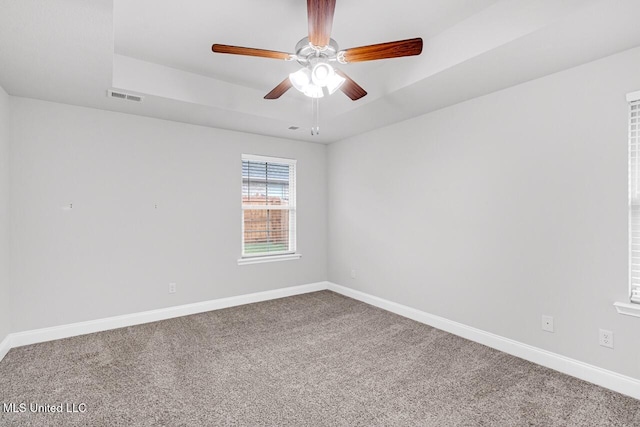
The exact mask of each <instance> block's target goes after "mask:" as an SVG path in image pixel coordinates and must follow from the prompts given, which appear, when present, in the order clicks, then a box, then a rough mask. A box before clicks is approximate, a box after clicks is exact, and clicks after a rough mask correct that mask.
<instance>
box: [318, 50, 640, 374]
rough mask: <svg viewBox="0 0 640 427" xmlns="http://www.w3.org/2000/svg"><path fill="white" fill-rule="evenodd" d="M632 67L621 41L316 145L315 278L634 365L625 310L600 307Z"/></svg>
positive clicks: (613, 271)
mask: <svg viewBox="0 0 640 427" xmlns="http://www.w3.org/2000/svg"><path fill="white" fill-rule="evenodd" d="M638 70H640V49H634V50H630V51H627V52H623V53H621V54H618V55H615V56H612V57H609V58H605V59H603V60H600V61H597V62H593V63H589V64H586V65H584V66H581V67H578V68H574V69H571V70H568V71H565V72H562V73H558V74H554V75H550V76H547V77H545V78H542V79H539V80H535V81H531V82H528V83H526V84H522V85H519V86H516V87H513V88H510V89H507V90H504V91H500V92H497V93H494V94H491V95H488V96H484V97H482V98H478V99H474V100H471V101H468V102H465V103H462V104H458V105H456V106H453V107H450V108H447V109H444V110H440V111H437V112H434V113H431V114H428V115H424V116H421V117H418V118H415V119H412V120H409V121H406V122H403V123H399V124H395V125H393V126H389V127H386V128H383V129H379V130H376V131H372V132H370V133H367V134H363V135H359V136H356V137H353V138H350V139H347V140H344V141H341V142H338V143H335V144H332V145H331V146H330V147H329V156H328V161H329V170H328V178H329V202H330V203H329V213H328V215H329V279H330V280H331V281H333V282H336V283H338V284H341V285H345V286H349V287H352V288H355V289H358V290H361V291H364V292H367V293H370V294H373V295H376V296H379V297H382V298H385V299H388V300H391V301H395V302H398V303H401V304H405V305H408V306H411V307H414V308H417V309H420V310H423V311H426V312H429V313H432V314H435V315H438V316H442V317H445V318H447V319H451V320H454V321H457V322H461V323H463V324H467V325H470V326H473V327H476V328H479V329H482V330H485V331H489V332H492V333H495V334H498V335H501V336H504V337H508V338H511V339H514V340H517V341H520V342H523V343H527V344H530V345H533V346H536V347H539V348H543V349H547V350H550V351H553V352H556V353H559V354H562V355H566V356H569V357H572V358H575V359H578V360H581V361H584V362H587V363H590V364H594V365H596V366H600V367H604V368H607V369H611V370H613V371H617V372H620V373H623V374H626V375H630V376H633V377H635V378H640V363H639V362H638V361H639V360H640V341H639V340H638V328H639V327H640V319H638V318H631V317H628V316H621V315H619V314H617V313H616V311H615V309H614V307H613V306H612V304H613V302H614V301H624V302H627V301H628V282H627V258H628V254H627V249H628V248H627V128H628V126H627V120H628V112H627V108H628V107H627V103H626V101H625V94H626V93H628V92H631V91H635V90H639V89H640V74H639V73H638ZM352 269H355V270H356V278H355V279H352V278H351V277H350V272H351V270H352ZM543 314H547V315H552V316H554V318H555V328H556V332H555V333H554V334H551V333H548V332H543V331H542V330H541V315H543ZM598 328H605V329H609V330H612V331H613V332H614V334H615V340H614V341H615V349H614V350H610V349H607V348H604V347H600V346H599V345H598Z"/></svg>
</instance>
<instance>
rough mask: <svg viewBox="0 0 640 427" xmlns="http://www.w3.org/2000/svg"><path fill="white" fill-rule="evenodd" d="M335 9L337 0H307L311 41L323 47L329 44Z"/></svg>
mask: <svg viewBox="0 0 640 427" xmlns="http://www.w3.org/2000/svg"><path fill="white" fill-rule="evenodd" d="M335 9H336V0H307V17H308V19H309V42H311V44H312V45H314V46H318V47H323V46H327V45H328V44H329V40H330V39H331V27H332V26H333V12H334V11H335Z"/></svg>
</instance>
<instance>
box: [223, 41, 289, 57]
mask: <svg viewBox="0 0 640 427" xmlns="http://www.w3.org/2000/svg"><path fill="white" fill-rule="evenodd" d="M211 50H212V51H214V52H215V53H229V54H232V55H247V56H259V57H261V58H272V59H290V58H291V54H289V53H286V52H278V51H276V50H264V49H255V48H252V47H240V46H229V45H226V44H214V45H213V46H211Z"/></svg>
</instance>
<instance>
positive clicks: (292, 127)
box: [289, 126, 300, 130]
mask: <svg viewBox="0 0 640 427" xmlns="http://www.w3.org/2000/svg"><path fill="white" fill-rule="evenodd" d="M298 129H300V126H289V130H298Z"/></svg>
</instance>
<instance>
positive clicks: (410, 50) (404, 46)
mask: <svg viewBox="0 0 640 427" xmlns="http://www.w3.org/2000/svg"><path fill="white" fill-rule="evenodd" d="M420 53H422V39H421V38H419V37H418V38H416V39H409V40H399V41H397V42H389V43H380V44H372V45H369V46H361V47H353V48H351V49H347V50H345V51H344V56H343V58H344V62H362V61H373V60H376V59H387V58H399V57H401V56H413V55H420Z"/></svg>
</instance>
